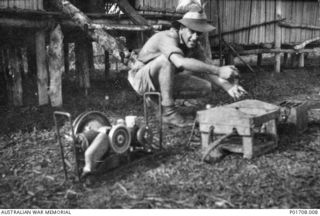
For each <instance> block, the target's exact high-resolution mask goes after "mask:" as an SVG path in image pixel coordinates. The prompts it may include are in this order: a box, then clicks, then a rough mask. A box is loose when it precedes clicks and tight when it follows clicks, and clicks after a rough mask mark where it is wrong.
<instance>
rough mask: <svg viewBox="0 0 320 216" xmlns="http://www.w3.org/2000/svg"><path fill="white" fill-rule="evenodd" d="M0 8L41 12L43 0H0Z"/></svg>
mask: <svg viewBox="0 0 320 216" xmlns="http://www.w3.org/2000/svg"><path fill="white" fill-rule="evenodd" d="M0 8H18V9H29V10H43V0H0Z"/></svg>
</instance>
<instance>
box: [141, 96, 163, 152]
mask: <svg viewBox="0 0 320 216" xmlns="http://www.w3.org/2000/svg"><path fill="white" fill-rule="evenodd" d="M151 95H155V96H158V110H159V113H158V116H159V122H160V124H159V125H158V131H159V147H160V150H162V149H163V146H162V106H161V94H160V92H146V93H144V95H143V108H144V119H145V121H146V127H147V128H148V127H149V118H148V111H147V110H148V105H147V102H146V99H147V96H151Z"/></svg>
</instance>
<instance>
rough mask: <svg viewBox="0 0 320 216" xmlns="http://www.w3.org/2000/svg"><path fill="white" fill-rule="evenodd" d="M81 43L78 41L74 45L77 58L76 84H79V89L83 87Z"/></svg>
mask: <svg viewBox="0 0 320 216" xmlns="http://www.w3.org/2000/svg"><path fill="white" fill-rule="evenodd" d="M80 43H81V42H80V41H76V42H75V43H74V57H75V70H76V71H75V74H76V82H77V83H78V85H79V87H80V88H82V87H83V76H82V70H81V64H80V52H81V49H80Z"/></svg>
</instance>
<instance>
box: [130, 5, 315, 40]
mask: <svg viewBox="0 0 320 216" xmlns="http://www.w3.org/2000/svg"><path fill="white" fill-rule="evenodd" d="M217 1H219V4H220V21H221V30H222V32H231V31H234V30H236V29H240V28H244V27H248V26H250V25H257V24H261V23H266V22H270V21H274V20H276V19H277V17H276V0H210V1H207V6H206V11H207V15H208V18H209V19H210V20H211V22H212V23H213V25H215V26H218V19H217V13H218V10H217ZM177 4H178V0H163V1H160V0H136V1H135V8H136V9H137V10H141V11H143V13H145V14H148V13H149V14H150V13H152V14H155V13H156V14H161V13H165V11H174V10H175V7H176V6H177ZM157 11H158V12H157ZM281 11H282V18H286V20H285V21H286V22H290V23H294V24H297V25H313V26H320V17H319V16H320V13H319V3H318V1H317V0H304V1H303V0H282V1H281ZM275 25H276V23H269V24H266V25H262V26H258V27H254V28H250V29H246V30H242V31H238V32H231V33H227V34H224V39H225V40H226V41H228V42H229V43H235V44H244V45H254V44H273V43H274V41H275V38H274V37H275V36H274V35H275V34H274V31H275ZM216 34H217V31H216V32H212V33H211V35H215V37H213V38H212V39H213V40H212V41H213V43H214V42H215V41H217V39H218V38H217V35H216ZM281 36H282V37H281V42H282V44H297V43H301V42H302V41H305V40H308V39H310V38H314V37H317V36H320V30H312V29H307V28H288V27H282V28H281Z"/></svg>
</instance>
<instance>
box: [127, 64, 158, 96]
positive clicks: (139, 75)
mask: <svg viewBox="0 0 320 216" xmlns="http://www.w3.org/2000/svg"><path fill="white" fill-rule="evenodd" d="M150 71H151V64H150V63H149V64H143V63H142V62H139V61H137V62H136V63H135V64H134V66H133V68H132V69H131V70H130V71H129V72H128V80H129V82H130V84H131V86H132V87H133V89H134V90H135V91H136V92H137V93H138V94H139V95H143V94H144V93H145V92H155V91H156V88H155V86H154V84H153V82H152V79H151V75H150Z"/></svg>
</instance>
